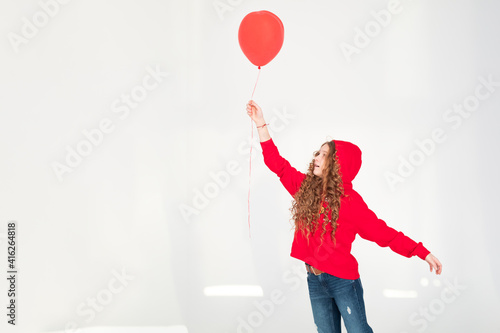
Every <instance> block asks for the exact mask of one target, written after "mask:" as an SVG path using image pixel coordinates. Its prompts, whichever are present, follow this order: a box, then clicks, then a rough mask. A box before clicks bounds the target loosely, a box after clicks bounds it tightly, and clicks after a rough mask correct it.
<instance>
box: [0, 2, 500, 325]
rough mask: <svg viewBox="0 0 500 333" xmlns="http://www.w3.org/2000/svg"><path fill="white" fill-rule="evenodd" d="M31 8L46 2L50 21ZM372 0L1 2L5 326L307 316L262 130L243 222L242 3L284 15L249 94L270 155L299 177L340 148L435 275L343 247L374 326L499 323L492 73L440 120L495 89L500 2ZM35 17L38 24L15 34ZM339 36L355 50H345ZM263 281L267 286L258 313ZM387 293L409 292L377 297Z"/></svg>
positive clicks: (380, 210) (285, 198)
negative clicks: (268, 138) (278, 41)
mask: <svg viewBox="0 0 500 333" xmlns="http://www.w3.org/2000/svg"><path fill="white" fill-rule="evenodd" d="M54 3H56V4H58V7H57V11H56V9H55V8H56V7H54ZM41 4H52V6H53V7H52V10H53V13H52V14H53V16H52V17H48V16H47V15H45V18H48V19H47V20H46V21H44V20H43V19H44V16H43V15H42V14H40V12H43V9H42V5H41ZM224 4H225V7H224V6H223V5H224ZM387 7H388V2H387V1H378V0H377V1H330V0H328V1H327V0H318V1H305V0H302V1H299V0H294V1H291V0H287V1H284V0H282V1H277V0H276V1H271V0H266V1H263V0H261V1H259V0H239V1H238V0H232V1H229V0H221V1H212V0H177V1H168V0H164V1H160V0H142V1H132V0H120V1H119V0H109V1H91V0H87V1H78V0H73V1H69V2H68V3H64V4H62V3H61V4H59V3H58V2H53V1H52V2H51V1H49V0H45V1H44V0H42V1H41V2H38V1H8V0H1V1H0V16H1V19H0V35H1V36H2V38H1V39H0V50H1V53H0V56H1V62H0V97H1V98H0V105H1V110H0V156H1V158H2V162H1V163H0V223H1V229H0V233H3V236H4V237H3V239H1V240H0V241H1V242H2V243H1V244H0V248H1V253H2V254H1V255H0V261H1V262H2V264H1V266H2V271H3V272H4V273H1V276H6V275H7V273H6V272H7V268H6V262H7V253H6V252H7V245H6V239H5V233H6V230H7V223H8V222H9V221H12V220H14V221H17V222H18V247H17V264H18V268H19V274H18V286H17V288H18V297H17V304H18V308H17V316H18V317H17V324H18V325H17V326H16V327H15V328H14V327H12V326H11V325H8V324H7V323H6V321H7V316H6V313H7V309H6V308H5V306H4V305H6V304H7V302H8V299H7V289H8V286H7V283H6V282H7V281H6V279H5V278H2V279H1V280H2V281H3V282H2V283H0V287H1V290H0V295H1V296H0V304H2V307H1V308H2V309H3V310H2V311H1V316H0V318H2V320H1V321H2V322H1V324H0V325H1V327H2V329H1V330H2V332H4V331H6V332H28V331H29V332H48V331H58V330H59V331H62V330H65V328H66V327H78V328H82V327H86V326H172V325H184V326H185V327H187V329H188V331H189V332H190V333H198V332H217V333H220V332H313V331H315V326H314V323H313V318H312V312H311V308H310V304H309V298H308V294H307V283H306V281H305V279H304V277H305V272H304V270H303V265H302V263H301V262H299V261H297V260H295V259H293V258H291V257H290V256H289V252H290V245H291V241H292V236H293V234H292V230H291V223H290V222H289V218H290V213H289V208H290V206H291V199H292V198H291V197H290V195H289V194H288V192H286V190H285V189H284V188H283V187H282V185H281V184H280V182H279V180H278V178H277V177H276V176H275V175H274V174H273V173H271V172H270V171H269V170H268V169H267V167H266V166H265V165H264V163H263V161H262V156H261V153H260V147H259V145H258V144H256V145H255V147H254V153H255V154H254V156H255V158H254V159H253V160H252V162H253V163H252V175H251V185H250V189H251V192H250V196H251V197H250V225H251V230H250V231H251V237H249V227H248V206H247V196H248V190H249V161H248V157H249V147H250V145H249V143H248V142H249V141H248V140H249V138H250V135H251V127H250V124H251V123H250V120H249V118H248V116H247V115H246V113H245V104H246V103H247V101H248V100H249V99H250V96H251V92H252V89H253V86H254V83H255V79H256V77H257V73H258V70H257V68H256V67H255V66H253V65H252V64H251V63H250V62H249V61H248V60H247V59H246V58H245V56H244V55H243V53H242V52H241V49H240V47H239V44H238V39H237V32H238V27H239V24H240V22H241V20H242V19H243V17H244V16H245V15H246V14H248V13H249V12H252V11H256V10H264V9H265V10H269V11H272V12H273V13H275V14H276V15H278V16H279V17H280V18H281V20H282V22H283V24H284V27H285V42H284V44H283V47H282V49H281V51H280V53H279V54H278V56H277V57H276V58H275V59H274V60H273V61H272V62H271V63H269V64H268V65H266V66H264V67H263V68H262V70H261V76H260V81H259V83H258V86H257V90H256V93H255V96H254V99H255V100H256V101H257V102H258V103H259V104H260V105H261V106H262V108H263V110H264V115H265V116H266V120H269V121H271V120H272V121H273V122H274V124H275V126H274V128H271V129H274V131H273V133H272V136H273V139H274V141H275V143H276V144H277V146H278V148H279V149H280V152H281V153H282V155H283V156H284V157H285V158H287V159H288V160H289V161H290V162H291V164H292V165H294V166H295V167H296V168H297V169H299V170H302V171H306V169H307V165H308V162H309V161H310V159H311V156H312V152H313V151H314V150H317V149H319V147H320V145H321V143H323V142H324V141H325V140H327V139H332V138H334V139H339V140H348V141H352V142H354V143H356V144H357V145H358V146H359V147H360V148H361V150H362V151H363V166H362V168H361V171H360V173H359V175H358V177H357V178H356V180H355V181H354V188H355V189H356V190H357V191H358V192H359V193H360V194H361V195H362V196H363V198H364V199H365V201H366V202H367V204H368V206H369V207H370V208H371V209H372V210H374V211H375V212H376V213H377V215H378V216H379V217H380V218H382V219H384V220H385V221H386V222H387V223H388V224H389V225H390V226H392V227H394V228H396V229H398V230H401V231H403V232H404V233H405V234H406V235H408V236H410V237H411V238H413V239H414V240H416V241H421V242H423V243H424V245H425V246H426V247H427V248H428V249H429V250H431V252H432V253H434V254H435V255H436V256H437V257H438V258H439V259H440V260H441V262H442V263H443V265H444V269H443V274H442V275H441V276H439V277H436V276H435V275H433V274H431V273H430V272H429V269H428V265H427V264H426V263H425V262H423V261H422V260H420V259H418V258H411V259H407V258H404V257H402V256H399V255H397V254H395V253H393V252H392V251H390V250H389V249H387V248H380V247H378V246H377V245H376V244H374V243H371V242H368V241H365V240H363V239H360V238H359V237H358V238H357V240H356V241H355V243H354V246H353V253H354V255H355V256H356V258H357V259H358V261H359V264H360V273H361V278H362V281H363V287H364V290H365V295H364V296H365V303H366V310H367V316H368V321H369V323H370V325H371V326H372V328H373V329H374V331H376V332H388V333H391V332H395V333H402V332H407V333H410V332H423V331H425V332H498V331H499V330H500V320H499V317H498V316H497V314H498V313H499V312H500V302H499V297H500V284H499V282H498V281H500V267H499V265H498V253H499V250H500V247H499V242H498V240H497V237H498V234H499V232H500V227H499V226H498V222H499V219H498V214H497V209H496V205H497V201H498V199H499V195H498V187H499V185H500V181H499V176H498V162H499V161H500V159H499V158H498V156H497V154H498V151H499V150H498V147H497V145H498V143H499V142H500V134H499V131H498V125H499V120H500V117H499V115H498V108H499V106H500V87H499V86H498V83H497V86H496V87H494V88H492V90H493V91H491V92H490V93H489V94H488V97H487V98H485V99H484V100H481V101H480V103H479V105H478V106H477V108H476V109H475V111H473V112H471V113H470V116H468V117H467V118H463V117H462V118H460V119H461V122H460V123H458V122H457V120H454V121H450V120H449V119H450V118H445V117H446V115H448V117H450V116H455V117H457V114H448V113H447V112H448V110H450V109H453V106H454V105H455V104H457V105H458V104H463V103H464V101H465V100H467V98H468V101H473V99H474V98H473V97H471V96H474V94H475V91H476V88H477V87H478V86H479V85H481V81H480V79H479V78H480V77H482V78H484V79H485V80H488V78H490V79H491V80H493V81H494V82H500V62H499V61H498V59H500V47H499V44H498V32H499V31H500V21H499V20H498V12H499V10H500V5H499V4H498V3H497V2H495V1H493V0H491V1H487V0H482V1H430V0H429V1H427V0H419V1H410V0H401V2H399V5H398V6H397V8H398V12H397V13H394V14H392V15H391V18H390V22H388V24H386V26H385V27H380V24H378V23H376V22H377V21H376V20H375V16H374V14H373V12H375V13H380V11H382V10H386V9H387ZM217 8H218V9H217ZM37 13H38V14H37ZM37 15H38V16H37ZM40 15H42V16H40ZM34 20H38V21H37V22H38V24H39V27H38V28H36V30H37V31H33V30H31V33H32V35H31V36H30V37H29V38H25V39H24V40H23V42H22V43H17V44H16V43H14V42H12V41H13V40H14V39H13V38H14V37H13V36H14V34H15V35H16V36H18V39H17V40H18V41H19V40H20V39H19V38H24V37H23V32H22V31H23V29H24V30H25V31H24V32H25V33H26V32H27V31H28V30H29V29H28V28H26V27H25V26H26V25H27V24H28V23H26V22H31V23H33V22H34ZM377 24H378V25H377ZM377 26H378V27H379V28H380V29H379V31H377V30H372V31H371V35H372V37H369V39H370V41H369V43H368V45H366V46H364V45H361V44H359V38H360V37H359V30H363V29H365V28H367V27H368V28H369V27H371V28H373V29H376V28H377ZM357 35H358V37H357V38H358V39H356V36H357ZM343 43H345V44H350V45H352V46H353V47H357V48H358V52H357V53H354V54H351V56H350V57H347V56H346V55H345V54H344V53H343V52H342V49H341V45H345V44H343ZM356 43H358V44H356ZM356 45H358V46H362V47H358V46H356ZM148 70H149V71H152V70H157V71H159V72H161V73H163V74H161V77H160V79H159V81H158V82H157V84H156V86H155V88H154V89H152V90H151V91H147V96H145V98H144V100H142V101H140V103H137V105H136V106H135V108H133V109H132V108H129V111H130V112H129V113H128V114H127V115H126V116H125V115H124V113H123V111H122V113H120V112H118V113H116V112H114V111H116V109H113V103H118V104H119V105H121V106H122V107H123V106H124V105H125V104H123V102H121V101H120V100H121V98H122V96H123V95H127V94H128V95H130V94H131V92H132V91H135V92H136V93H138V92H140V91H141V90H140V86H141V84H142V82H143V79H144V78H145V77H147V76H148ZM165 73H168V75H167V74H165ZM148 82H149V83H150V84H153V82H155V81H153V80H150V81H148ZM138 87H139V88H138ZM480 89H481V90H480V91H481V92H482V93H483V94H485V93H486V92H488V90H486V88H480ZM142 91H143V92H144V91H145V90H142ZM116 101H118V102H116ZM115 106H116V104H115ZM120 116H122V118H120ZM103 119H109V121H110V122H111V123H112V125H113V130H112V131H110V132H109V133H107V134H103V136H102V138H101V139H100V141H99V143H98V144H96V145H93V146H88V144H87V146H85V145H86V144H85V143H84V142H85V141H86V140H87V139H86V137H85V136H84V134H83V132H84V131H93V130H95V129H96V128H98V126H99V124H100V122H101V121H102V120H103ZM446 119H448V120H446ZM454 119H457V118H454ZM437 128H438V129H441V130H442V131H443V133H444V136H445V137H446V139H445V140H444V142H440V143H435V144H434V148H433V149H432V150H431V151H429V152H428V154H427V155H424V153H419V152H418V151H419V147H418V145H417V143H416V141H418V142H424V141H425V142H428V140H429V139H430V138H431V137H432V133H433V131H434V130H435V129H437ZM94 133H95V131H94ZM254 135H257V133H256V131H255V129H254ZM97 137H98V135H97ZM254 139H255V138H254ZM426 140H427V141H426ZM87 142H88V141H87ZM78 145H80V148H81V147H83V146H85V147H86V148H89V147H90V148H89V149H90V151H89V150H87V152H88V154H87V156H82V157H81V161H80V162H79V163H77V165H76V166H75V167H72V168H71V170H72V171H71V172H66V173H64V174H63V175H62V177H61V179H59V178H58V177H57V174H56V172H55V171H54V163H60V164H61V165H62V164H65V165H66V159H67V156H68V154H69V153H68V151H69V150H68V149H77V147H78ZM429 147H430V146H429ZM412 156H413V160H414V161H417V162H418V163H417V164H418V165H415V166H413V171H412V172H411V173H410V172H408V174H406V175H405V176H404V177H401V178H400V180H402V181H399V182H397V183H395V184H393V186H391V185H390V183H389V181H388V180H387V174H388V173H392V174H393V175H398V168H401V167H400V164H401V163H402V162H401V159H405V160H409V159H410V157H412ZM419 157H420V159H419ZM228 164H229V168H230V169H231V171H232V174H229V173H227V168H228ZM217 175H218V176H217ZM224 175H227V176H224ZM400 176H401V175H400ZM214 177H215V178H217V177H218V178H217V179H218V180H219V185H217V183H216V182H215V180H214ZM207 191H208V192H207ZM210 191H211V192H210ZM199 193H201V194H199ZM207 193H208V195H209V196H211V197H210V198H207V197H206V195H207ZM202 196H203V197H204V198H205V200H203V198H202ZM195 204H197V207H198V208H196V207H195ZM186 207H191V209H190V210H189V214H184V216H183V214H182V211H183V210H184V212H186V209H187V208H186ZM117 274H118V275H120V274H125V276H127V278H126V279H125V280H124V281H125V282H123V283H120V282H119V280H117V279H116V277H115V276H116V275H117ZM449 284H451V285H454V286H455V287H453V288H452V289H450V287H449ZM214 285H258V286H260V287H262V290H263V295H262V296H261V297H242V296H233V297H221V296H218V297H217V296H205V294H204V288H205V287H207V286H214ZM457 285H458V287H457ZM273 290H277V292H278V293H281V294H282V297H281V298H280V300H281V302H280V303H279V304H272V306H270V305H269V304H270V302H271V301H270V300H271V294H272V292H273ZM387 290H399V291H412V292H413V293H416V295H418V296H417V297H414V298H389V297H386V296H384V295H385V294H384V291H387ZM443 295H445V296H444V300H446V302H445V301H443ZM92 299H94V300H97V302H98V303H97V305H95V307H94V308H93V307H92V305H91V303H89V302H92ZM99 300H100V301H99ZM94 302H95V301H94ZM99 302H100V303H99ZM93 309H94V310H93ZM97 309H99V310H97ZM82 311H83V312H82ZM424 313H426V314H424ZM242 322H245V325H248V326H247V327H246V328H243V326H244V325H243V324H242ZM242 325H243V326H242ZM66 331H67V332H71V330H66Z"/></svg>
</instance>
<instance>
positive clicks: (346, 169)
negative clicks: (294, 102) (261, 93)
mask: <svg viewBox="0 0 500 333" xmlns="http://www.w3.org/2000/svg"><path fill="white" fill-rule="evenodd" d="M247 114H248V115H249V116H250V118H252V120H253V121H254V122H255V124H256V125H257V129H258V132H259V138H260V143H261V146H262V153H263V155H264V162H265V164H266V165H267V166H268V167H269V169H270V170H271V171H273V172H274V173H276V174H277V175H278V177H279V178H280V181H281V183H282V184H283V185H284V186H285V188H286V189H287V191H288V192H289V193H290V194H291V195H292V196H293V197H294V199H295V200H294V202H293V204H292V208H291V212H292V214H293V219H294V221H295V234H294V240H293V244H292V252H291V256H292V257H294V258H297V259H299V260H302V261H304V262H305V265H306V270H307V284H308V287H309V297H310V300H311V306H312V311H313V316H314V322H315V324H316V326H317V328H318V332H322V333H327V332H338V333H340V332H341V330H340V319H341V316H342V318H343V319H344V324H345V326H346V328H347V331H348V332H349V333H357V332H372V329H371V328H370V326H369V325H368V322H367V319H366V313H365V305H364V300H363V288H362V285H361V280H360V277H359V272H358V263H357V261H356V259H355V258H354V256H353V255H352V254H351V244H352V242H353V241H354V238H355V237H356V234H359V235H360V236H361V237H362V238H364V239H367V240H370V241H373V242H376V243H377V244H378V245H379V246H382V247H386V246H389V247H390V248H391V250H393V251H394V252H396V253H398V254H400V255H403V256H405V257H408V258H409V257H412V256H418V257H419V258H421V259H422V260H425V261H427V262H428V263H429V266H430V271H431V272H432V270H433V269H434V270H435V272H436V274H441V270H442V265H441V263H440V262H439V260H438V259H437V258H436V257H434V256H433V255H432V254H431V253H430V252H429V250H427V249H426V248H425V247H424V246H423V245H422V243H418V244H417V243H416V242H414V241H413V240H411V239H410V238H408V237H407V236H405V235H404V234H403V233H402V232H398V231H396V230H394V229H392V228H390V227H388V226H387V225H386V224H385V222H384V221H382V220H380V219H378V218H377V216H376V215H375V213H373V212H372V211H371V210H370V209H369V208H368V207H367V205H366V204H365V202H364V201H363V199H362V198H361V196H360V195H359V194H358V193H357V192H356V191H354V190H353V188H352V180H353V179H354V177H355V176H356V174H357V173H358V171H359V169H360V167H361V150H360V149H359V148H358V147H357V146H356V145H354V144H352V143H350V142H345V141H339V140H333V141H328V142H325V143H324V144H323V145H322V146H321V149H320V150H319V151H317V152H315V153H314V156H315V157H314V159H313V160H312V161H311V163H310V164H309V170H308V172H307V174H303V173H301V172H299V171H297V170H296V169H295V168H293V167H292V166H291V165H290V163H288V161H287V160H285V159H284V158H283V157H281V156H280V154H279V152H278V149H277V148H276V146H275V145H274V143H273V140H272V139H271V136H270V135H269V132H268V130H267V126H266V125H267V124H266V122H265V120H264V116H263V113H262V109H261V108H260V107H259V106H258V105H257V104H256V103H255V102H254V101H250V102H249V103H248V104H247Z"/></svg>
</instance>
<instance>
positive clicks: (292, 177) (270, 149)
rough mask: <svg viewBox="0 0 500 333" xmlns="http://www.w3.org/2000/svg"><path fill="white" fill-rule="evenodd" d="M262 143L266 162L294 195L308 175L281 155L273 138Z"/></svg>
mask: <svg viewBox="0 0 500 333" xmlns="http://www.w3.org/2000/svg"><path fill="white" fill-rule="evenodd" d="M260 145H261V147H262V154H263V155H264V163H265V164H266V165H267V167H268V168H269V169H270V170H271V171H272V172H274V173H275V174H276V175H277V176H278V177H279V178H280V181H281V183H282V184H283V186H284V187H285V188H286V190H287V191H288V193H290V194H291V195H292V197H293V196H294V195H295V193H297V191H298V190H299V188H300V184H302V181H303V180H304V178H305V176H306V175H305V174H303V173H302V172H300V171H297V170H296V169H295V168H294V167H292V166H291V165H290V163H289V162H288V161H287V160H286V159H284V158H283V157H281V155H280V153H279V151H278V148H277V147H276V145H275V144H274V142H273V139H269V140H267V141H264V142H261V143H260Z"/></svg>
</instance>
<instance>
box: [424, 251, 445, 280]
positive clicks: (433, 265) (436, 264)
mask: <svg viewBox="0 0 500 333" xmlns="http://www.w3.org/2000/svg"><path fill="white" fill-rule="evenodd" d="M425 261H427V262H428V263H429V266H430V269H431V273H432V270H433V269H434V271H436V275H439V274H441V271H442V270H443V265H442V264H441V262H440V261H439V260H438V258H436V257H434V256H433V255H432V253H429V254H428V255H427V257H425Z"/></svg>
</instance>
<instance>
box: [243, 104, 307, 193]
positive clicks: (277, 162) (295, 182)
mask: <svg viewBox="0 0 500 333" xmlns="http://www.w3.org/2000/svg"><path fill="white" fill-rule="evenodd" d="M247 114H248V115H249V116H250V118H252V120H253V121H254V122H255V124H256V125H257V128H258V130H259V138H260V145H261V147H262V154H263V155H264V163H265V164H266V165H267V167H268V168H269V170H271V171H272V172H274V173H275V174H276V175H277V176H278V177H279V179H280V181H281V183H282V184H283V186H284V187H285V188H286V190H287V191H288V193H290V195H292V196H294V195H295V193H297V191H298V190H299V188H300V185H301V184H302V181H303V180H304V178H305V176H306V175H305V174H303V173H302V172H300V171H297V169H295V168H294V167H292V166H291V165H290V163H289V162H288V161H287V160H286V159H285V158H283V157H282V156H281V155H280V153H279V151H278V148H277V147H276V146H275V144H274V142H273V140H272V139H271V136H270V135H269V131H268V130H267V126H263V125H264V124H265V123H266V122H265V120H264V115H263V113H262V109H261V108H260V107H259V106H258V105H257V103H255V102H254V101H250V102H248V104H247Z"/></svg>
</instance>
